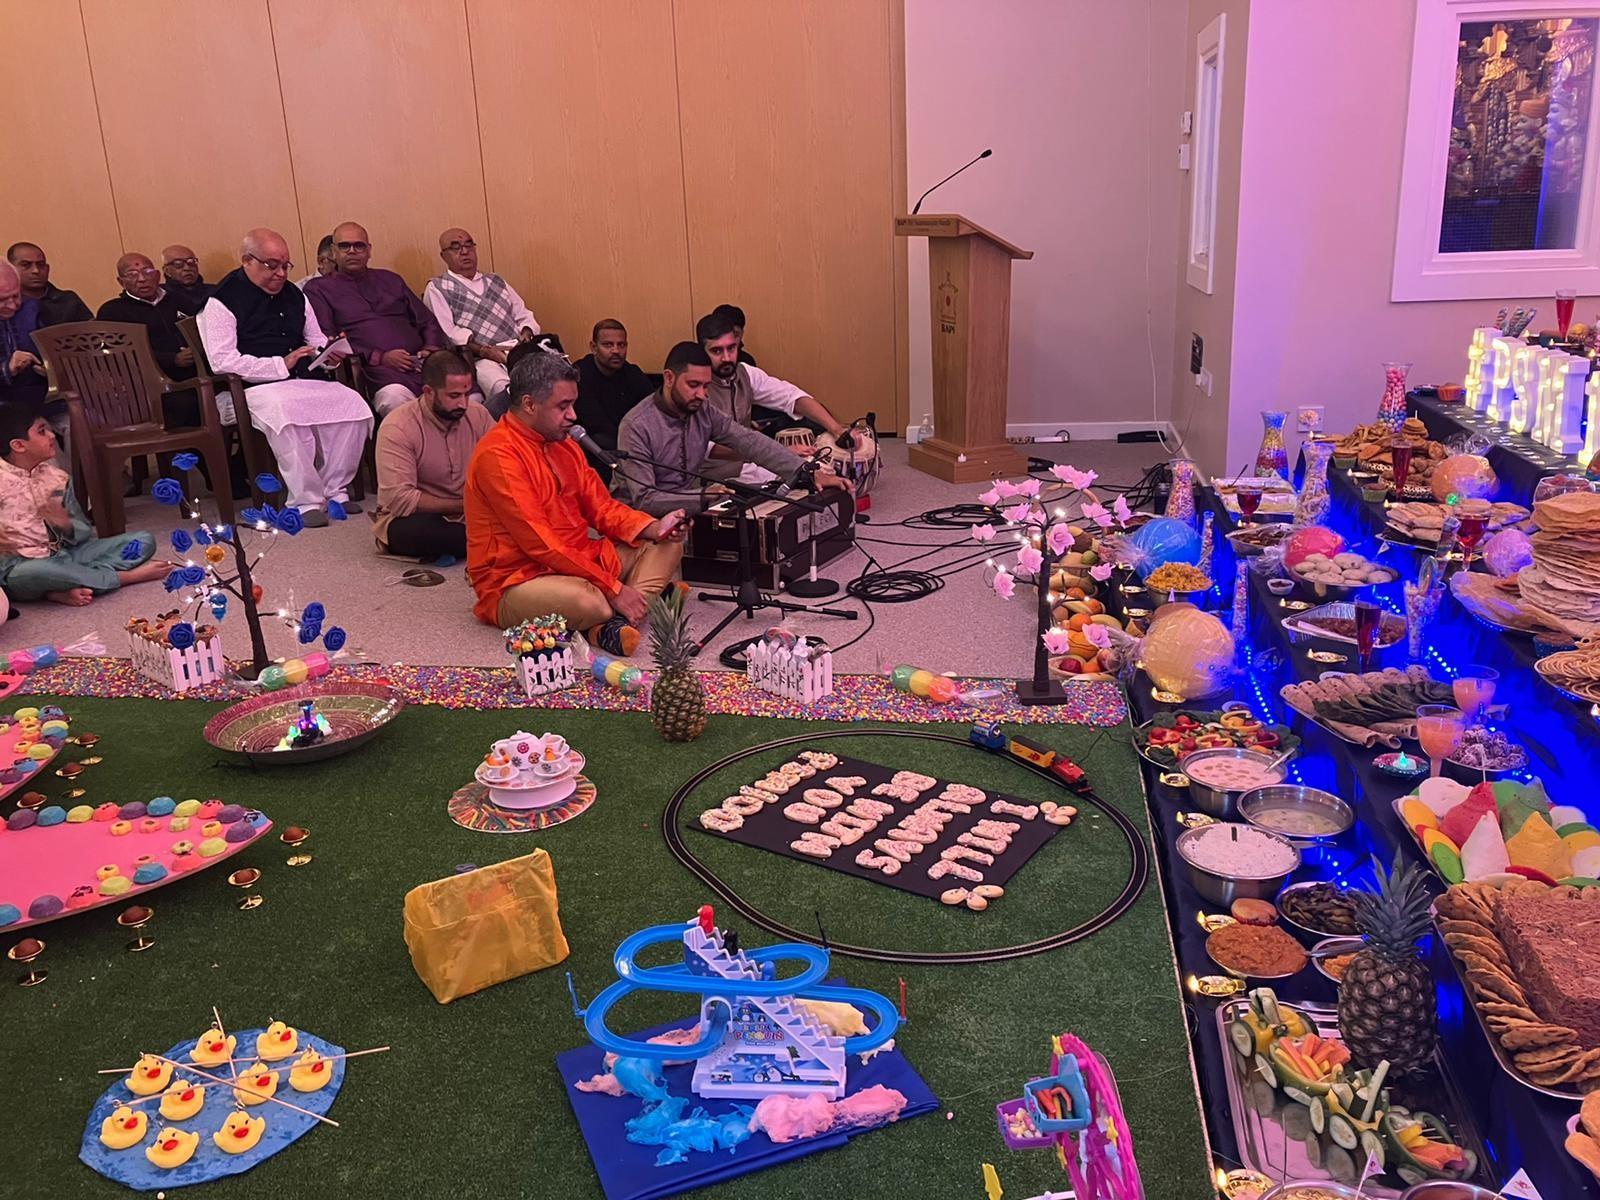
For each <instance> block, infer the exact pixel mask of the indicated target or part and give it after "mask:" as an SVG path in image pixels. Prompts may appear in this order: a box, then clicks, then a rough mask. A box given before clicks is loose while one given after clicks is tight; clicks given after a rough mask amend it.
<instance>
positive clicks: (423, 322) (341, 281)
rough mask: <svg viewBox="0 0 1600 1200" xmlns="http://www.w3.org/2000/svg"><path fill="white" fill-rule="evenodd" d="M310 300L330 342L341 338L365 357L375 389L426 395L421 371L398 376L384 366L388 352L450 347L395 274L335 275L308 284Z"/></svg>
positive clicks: (372, 271)
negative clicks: (390, 388) (397, 386)
mask: <svg viewBox="0 0 1600 1200" xmlns="http://www.w3.org/2000/svg"><path fill="white" fill-rule="evenodd" d="M305 293H306V299H307V300H308V301H310V303H311V309H312V311H313V312H315V313H316V314H317V324H318V325H321V326H322V329H323V332H324V333H326V334H327V335H328V337H329V338H330V339H332V338H335V337H338V336H339V334H340V333H343V334H344V335H345V336H346V337H348V338H349V339H350V346H351V348H352V349H354V350H355V352H356V353H357V354H359V355H360V356H361V365H362V366H363V367H365V368H366V371H367V375H368V376H369V377H370V378H371V380H372V382H373V385H374V386H376V387H384V386H386V385H388V384H391V383H398V384H400V385H401V386H402V387H405V388H408V389H410V391H411V392H413V393H414V394H416V395H421V394H422V372H421V371H396V370H394V369H393V368H392V367H387V366H385V365H384V364H383V363H382V362H381V361H380V360H381V358H382V356H383V353H384V351H386V350H409V351H411V352H412V353H413V354H415V353H416V352H417V351H418V350H441V349H443V348H444V347H446V346H448V345H449V344H450V339H449V338H447V337H445V335H444V330H442V329H440V328H439V322H438V321H436V320H434V318H433V314H432V313H431V312H429V311H428V309H427V306H426V305H424V304H423V303H422V301H421V300H418V299H417V297H416V296H415V295H413V294H412V291H411V289H410V288H408V287H407V286H406V281H405V280H404V279H401V278H400V276H398V275H396V274H395V273H394V272H393V271H384V270H380V269H378V268H376V267H369V268H368V269H367V270H366V271H363V272H362V273H361V274H360V275H343V274H339V273H335V274H332V275H323V276H320V277H319V278H316V279H313V280H310V281H309V282H308V283H307V284H306V286H305Z"/></svg>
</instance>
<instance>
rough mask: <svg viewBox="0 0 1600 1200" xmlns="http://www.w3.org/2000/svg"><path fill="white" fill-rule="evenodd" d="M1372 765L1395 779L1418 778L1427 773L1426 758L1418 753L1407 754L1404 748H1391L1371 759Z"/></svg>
mask: <svg viewBox="0 0 1600 1200" xmlns="http://www.w3.org/2000/svg"><path fill="white" fill-rule="evenodd" d="M1372 765H1373V766H1375V767H1377V768H1378V770H1380V771H1382V772H1383V773H1384V774H1385V775H1392V776H1394V777H1395V778H1396V779H1418V778H1420V777H1422V776H1423V775H1426V774H1427V773H1428V760H1427V759H1426V758H1424V757H1423V756H1422V755H1420V754H1407V753H1406V752H1405V751H1404V750H1391V751H1390V752H1389V753H1388V754H1380V755H1378V757H1377V758H1375V759H1373V760H1372Z"/></svg>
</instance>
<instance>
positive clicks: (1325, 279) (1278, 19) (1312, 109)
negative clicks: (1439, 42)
mask: <svg viewBox="0 0 1600 1200" xmlns="http://www.w3.org/2000/svg"><path fill="white" fill-rule="evenodd" d="M1414 17H1415V6H1414V4H1413V3H1411V2H1410V0H1341V2H1340V3H1338V4H1327V3H1311V2H1310V0H1295V2H1292V3H1291V2H1285V0H1276V2H1274V3H1257V4H1254V5H1252V6H1251V10H1250V37H1249V61H1250V65H1249V71H1248V74H1247V81H1246V84H1245V118H1244V139H1243V148H1244V161H1243V164H1242V168H1241V181H1240V201H1239V217H1238V221H1239V244H1238V261H1237V280H1236V285H1235V306H1234V330H1233V368H1232V380H1231V403H1230V417H1229V421H1228V449H1227V462H1228V464H1229V465H1230V466H1237V464H1239V463H1241V462H1243V461H1244V460H1245V459H1246V458H1247V457H1249V456H1252V455H1253V453H1254V450H1255V446H1256V442H1257V440H1258V439H1259V437H1260V429H1261V422H1260V419H1259V418H1258V416H1257V415H1256V414H1257V411H1258V410H1259V409H1262V408H1287V407H1291V406H1292V405H1293V404H1294V403H1296V402H1300V403H1312V404H1324V405H1326V406H1327V428H1328V429H1329V430H1330V431H1334V432H1339V431H1343V430H1347V429H1349V428H1350V427H1351V426H1353V425H1355V424H1357V423H1358V422H1361V421H1367V420H1370V419H1371V418H1372V416H1373V414H1374V413H1375V411H1376V409H1377V406H1378V397H1379V395H1380V394H1381V392H1382V390H1383V372H1382V368H1381V367H1380V366H1379V364H1380V363H1381V362H1383V361H1384V360H1385V359H1399V360H1403V361H1411V362H1414V363H1415V364H1416V365H1415V367H1414V368H1413V369H1412V372H1411V379H1412V381H1413V382H1427V383H1431V382H1442V381H1452V380H1453V381H1456V382H1459V381H1460V380H1461V378H1462V376H1463V375H1464V374H1465V373H1466V359H1467V341H1468V339H1469V338H1470V336H1471V330H1472V327H1473V326H1474V325H1478V324H1487V323H1488V322H1489V321H1491V320H1492V319H1493V318H1494V313H1495V310H1496V309H1497V308H1499V307H1500V304H1501V303H1502V302H1501V301H1494V300H1464V301H1448V302H1445V301H1441V302H1413V303H1406V304H1395V303H1391V302H1390V300H1389V281H1390V273H1391V268H1392V265H1393V261H1394V237H1395V221H1396V210H1397V206H1398V200H1399V192H1400V168H1401V153H1402V148H1403V145H1404V141H1405V113H1406V105H1407V89H1408V86H1409V77H1410V69H1411V40H1412V25H1413V21H1414ZM1353 84H1354V85H1355V86H1353ZM1525 299H1531V302H1532V303H1534V304H1538V305H1539V306H1540V308H1541V317H1540V320H1539V321H1538V322H1537V323H1538V324H1539V325H1541V326H1542V325H1544V324H1545V318H1553V317H1554V312H1553V308H1552V302H1551V300H1550V298H1549V297H1548V296H1544V297H1531V298H1529V297H1517V296H1509V295H1508V296H1507V297H1505V300H1506V301H1507V302H1511V303H1516V302H1518V301H1520V300H1525ZM1595 307H1596V302H1595V301H1594V300H1593V299H1580V300H1579V302H1578V319H1579V320H1588V319H1589V318H1590V317H1591V315H1592V314H1593V312H1594V310H1595ZM1180 335H1181V326H1180ZM1178 394H1179V395H1180V396H1181V395H1182V392H1181V389H1180V391H1179V393H1178ZM1206 465H1207V466H1208V467H1212V468H1214V469H1215V468H1218V467H1219V466H1220V464H1219V463H1217V462H1214V461H1213V462H1207V463H1206Z"/></svg>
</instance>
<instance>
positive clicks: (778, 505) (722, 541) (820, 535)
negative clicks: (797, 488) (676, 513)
mask: <svg viewBox="0 0 1600 1200" xmlns="http://www.w3.org/2000/svg"><path fill="white" fill-rule="evenodd" d="M810 499H812V500H815V501H817V502H819V503H820V504H821V505H822V508H821V509H820V510H819V511H817V512H808V511H806V510H805V509H801V508H795V507H794V506H793V505H790V504H788V503H786V502H784V501H782V500H762V501H758V502H757V503H755V504H753V505H750V506H748V507H746V506H744V505H742V504H740V503H738V502H737V501H724V502H722V503H721V504H715V505H712V506H711V507H710V508H708V509H706V510H705V511H704V512H702V513H699V514H697V515H696V516H694V517H692V518H691V519H690V523H689V541H688V544H687V545H686V546H685V547H684V551H683V577H684V579H685V580H686V581H687V582H689V583H719V584H728V585H731V584H735V583H737V582H738V581H739V526H740V524H741V523H748V525H749V539H750V542H749V544H750V561H751V566H752V568H753V570H754V575H755V581H756V586H758V587H760V588H761V589H762V590H763V591H769V592H775V591H778V590H779V589H780V588H782V586H783V585H784V584H785V583H788V582H789V581H790V580H792V579H798V578H799V577H800V576H802V575H804V574H805V573H806V572H807V571H809V570H810V569H811V562H812V555H813V553H815V555H816V562H817V564H818V565H819V566H820V565H821V564H822V563H825V562H828V561H830V560H831V559H834V558H837V557H838V556H839V555H841V554H843V553H844V552H845V551H846V550H848V549H849V548H850V544H851V543H852V542H853V541H854V540H855V536H856V529H855V526H856V504H855V498H854V497H853V496H851V495H850V494H849V493H848V492H846V491H845V490H844V489H843V488H828V489H827V490H826V491H822V492H817V493H815V494H814V495H812V496H811V497H810Z"/></svg>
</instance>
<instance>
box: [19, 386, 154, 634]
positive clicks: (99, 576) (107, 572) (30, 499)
mask: <svg viewBox="0 0 1600 1200" xmlns="http://www.w3.org/2000/svg"><path fill="white" fill-rule="evenodd" d="M55 460H56V435H55V432H54V430H52V429H51V427H50V422H49V421H47V420H45V418H44V417H43V416H41V415H40V414H39V411H38V409H37V408H35V407H34V406H33V405H31V404H28V403H25V402H21V401H13V402H11V403H7V404H0V587H3V588H4V589H5V592H6V594H7V595H8V596H10V597H11V598H12V599H13V600H38V599H41V598H42V599H45V600H54V601H55V602H56V603H57V604H88V603H89V601H91V600H93V599H94V597H95V596H96V595H98V594H100V593H102V592H109V591H112V590H114V589H116V588H119V587H121V586H122V585H123V584H125V583H144V582H145V581H146V580H151V579H164V578H166V576H167V574H168V573H169V572H170V571H171V570H172V565H171V564H170V563H166V562H151V561H150V557H151V555H153V554H154V553H155V549H156V540H155V538H154V537H152V536H151V535H150V534H148V533H124V534H122V535H121V536H120V537H109V538H97V537H95V536H94V527H93V526H92V525H90V524H89V522H88V520H87V519H86V518H85V517H84V515H83V509H82V508H81V507H79V505H78V502H77V500H76V499H75V498H74V497H73V496H72V494H71V486H72V481H71V479H70V478H68V476H67V473H66V472H65V471H63V470H62V469H61V468H60V467H58V466H56V463H55Z"/></svg>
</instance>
